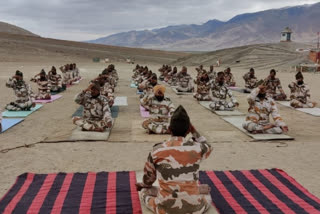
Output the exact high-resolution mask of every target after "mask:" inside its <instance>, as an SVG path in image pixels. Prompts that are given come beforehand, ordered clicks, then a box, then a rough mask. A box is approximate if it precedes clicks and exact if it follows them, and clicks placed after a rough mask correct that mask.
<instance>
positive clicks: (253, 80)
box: [243, 68, 259, 90]
mask: <svg viewBox="0 0 320 214" xmlns="http://www.w3.org/2000/svg"><path fill="white" fill-rule="evenodd" d="M254 73H255V71H254V69H253V68H250V71H249V72H248V73H246V74H245V75H244V76H243V79H244V81H245V88H246V89H250V90H251V89H254V88H256V87H258V84H259V81H258V79H257V77H256V76H255V74H254Z"/></svg>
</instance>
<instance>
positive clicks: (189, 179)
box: [143, 136, 212, 213]
mask: <svg viewBox="0 0 320 214" xmlns="http://www.w3.org/2000/svg"><path fill="white" fill-rule="evenodd" d="M211 152H212V148H211V146H210V145H209V144H208V143H207V142H206V139H205V138H204V137H199V138H198V139H195V136H194V137H193V138H191V139H189V140H186V139H185V138H183V137H171V138H170V139H169V140H168V141H165V142H163V143H159V144H156V145H155V146H154V147H153V151H152V152H151V153H150V154H149V157H148V161H147V162H146V164H145V167H144V176H143V183H144V185H145V186H146V187H151V186H152V185H153V183H154V182H155V181H156V180H157V179H158V181H159V186H160V189H159V193H158V196H157V198H156V199H155V203H156V206H157V207H158V210H161V211H163V213H198V212H200V211H201V210H203V209H204V206H206V200H205V199H204V195H200V193H199V169H200V163H201V162H202V160H205V159H207V158H208V157H209V155H210V154H211ZM177 204H179V206H177Z"/></svg>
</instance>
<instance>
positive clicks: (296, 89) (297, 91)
mask: <svg viewBox="0 0 320 214" xmlns="http://www.w3.org/2000/svg"><path fill="white" fill-rule="evenodd" d="M289 88H290V91H291V94H290V99H291V100H294V99H295V100H298V101H299V102H302V103H304V104H306V103H307V101H308V99H309V98H310V97H311V95H310V88H309V86H308V85H307V84H303V85H298V84H297V83H296V82H293V83H291V84H290V85H289Z"/></svg>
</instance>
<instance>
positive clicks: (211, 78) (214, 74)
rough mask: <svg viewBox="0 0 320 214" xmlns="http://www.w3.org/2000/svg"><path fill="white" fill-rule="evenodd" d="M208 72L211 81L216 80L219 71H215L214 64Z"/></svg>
mask: <svg viewBox="0 0 320 214" xmlns="http://www.w3.org/2000/svg"><path fill="white" fill-rule="evenodd" d="M207 74H208V76H209V79H210V80H211V81H215V79H216V78H217V72H215V71H214V66H213V65H211V66H210V70H209V71H208V72H207Z"/></svg>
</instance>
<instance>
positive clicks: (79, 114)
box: [72, 106, 119, 118]
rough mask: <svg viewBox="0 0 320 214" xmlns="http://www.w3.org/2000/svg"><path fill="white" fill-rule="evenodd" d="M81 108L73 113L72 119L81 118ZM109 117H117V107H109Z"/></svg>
mask: <svg viewBox="0 0 320 214" xmlns="http://www.w3.org/2000/svg"><path fill="white" fill-rule="evenodd" d="M82 112H83V106H80V107H79V108H78V109H77V111H76V112H75V113H73V115H72V117H82ZM111 115H112V118H117V117H118V115H119V106H112V107H111Z"/></svg>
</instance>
